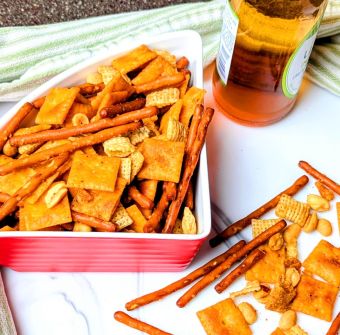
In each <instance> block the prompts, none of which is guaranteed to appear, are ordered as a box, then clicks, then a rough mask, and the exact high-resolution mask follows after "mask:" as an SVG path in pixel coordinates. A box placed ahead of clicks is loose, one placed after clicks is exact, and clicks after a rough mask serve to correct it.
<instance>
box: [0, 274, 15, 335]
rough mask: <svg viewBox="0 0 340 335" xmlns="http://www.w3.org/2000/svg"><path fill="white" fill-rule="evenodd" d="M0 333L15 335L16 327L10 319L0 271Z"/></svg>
mask: <svg viewBox="0 0 340 335" xmlns="http://www.w3.org/2000/svg"><path fill="white" fill-rule="evenodd" d="M0 334H1V335H16V334H17V332H16V329H15V326H14V322H13V319H12V314H11V311H10V309H9V306H8V301H7V297H6V293H5V289H4V284H3V282H2V277H1V273H0Z"/></svg>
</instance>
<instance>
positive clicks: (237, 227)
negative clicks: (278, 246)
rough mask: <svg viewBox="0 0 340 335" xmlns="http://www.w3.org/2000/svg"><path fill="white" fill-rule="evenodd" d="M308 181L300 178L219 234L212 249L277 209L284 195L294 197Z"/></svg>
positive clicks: (212, 240) (214, 238)
mask: <svg viewBox="0 0 340 335" xmlns="http://www.w3.org/2000/svg"><path fill="white" fill-rule="evenodd" d="M308 181H309V179H308V177H307V176H301V177H300V178H298V179H297V180H296V181H295V182H294V184H292V185H291V186H289V187H288V188H287V189H285V190H284V191H282V192H281V193H279V194H278V195H277V196H275V197H274V198H273V199H271V200H269V201H268V202H266V203H265V204H264V205H262V206H261V207H259V208H257V209H256V210H255V211H253V212H252V213H250V214H248V215H247V216H246V217H244V218H243V219H240V220H238V221H236V222H234V223H233V224H231V225H230V226H229V227H227V228H226V229H225V230H223V231H222V232H220V233H219V234H217V235H216V236H215V237H213V238H212V239H211V240H210V241H209V243H210V246H211V247H212V248H214V247H216V246H218V245H219V244H220V243H221V242H223V241H224V240H227V239H228V238H229V237H231V236H234V235H236V234H237V233H239V232H240V231H241V230H243V229H244V228H246V227H247V226H249V225H250V224H251V220H252V219H259V218H260V217H261V216H262V215H264V214H266V213H267V212H269V211H270V210H271V209H273V208H275V207H276V205H277V204H278V202H279V200H280V197H281V195H282V194H287V195H290V196H293V195H294V194H296V193H297V192H298V191H300V190H301V189H302V188H303V187H304V186H305V185H306V184H307V183H308Z"/></svg>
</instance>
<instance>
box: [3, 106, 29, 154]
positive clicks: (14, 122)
mask: <svg viewBox="0 0 340 335" xmlns="http://www.w3.org/2000/svg"><path fill="white" fill-rule="evenodd" d="M32 109H33V105H32V104H30V103H28V102H26V103H25V104H24V105H23V106H22V107H21V108H20V109H19V110H18V112H17V113H16V114H15V115H14V116H13V117H12V119H11V120H9V122H8V123H7V124H6V125H5V126H4V127H2V129H1V130H0V150H2V148H3V147H4V145H5V143H6V141H7V139H8V138H9V137H11V136H12V135H13V133H14V132H15V131H16V130H17V129H18V127H19V126H20V123H21V121H22V120H23V119H24V118H25V117H26V116H27V115H28V114H29V113H30V112H31V111H32Z"/></svg>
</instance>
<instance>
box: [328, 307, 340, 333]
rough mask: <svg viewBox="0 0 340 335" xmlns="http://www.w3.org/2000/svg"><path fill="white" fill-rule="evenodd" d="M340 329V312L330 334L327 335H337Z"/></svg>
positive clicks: (330, 329) (329, 331) (329, 330)
mask: <svg viewBox="0 0 340 335" xmlns="http://www.w3.org/2000/svg"><path fill="white" fill-rule="evenodd" d="M339 329H340V312H339V313H338V315H337V316H336V317H335V319H334V320H333V322H332V324H331V326H330V328H329V329H328V332H327V334H326V335H337V334H338V332H339Z"/></svg>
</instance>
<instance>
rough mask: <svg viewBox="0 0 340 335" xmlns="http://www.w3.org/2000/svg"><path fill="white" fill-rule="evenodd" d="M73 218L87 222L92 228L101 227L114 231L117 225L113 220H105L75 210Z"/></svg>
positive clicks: (80, 221) (103, 229)
mask: <svg viewBox="0 0 340 335" xmlns="http://www.w3.org/2000/svg"><path fill="white" fill-rule="evenodd" d="M71 215H72V220H73V221H75V222H79V223H82V224H86V225H88V226H90V227H92V228H97V229H101V230H102V231H107V232H113V231H116V225H115V224H114V223H112V222H108V221H104V220H101V219H98V218H95V217H93V216H89V215H86V214H82V213H78V212H75V211H72V212H71Z"/></svg>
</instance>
